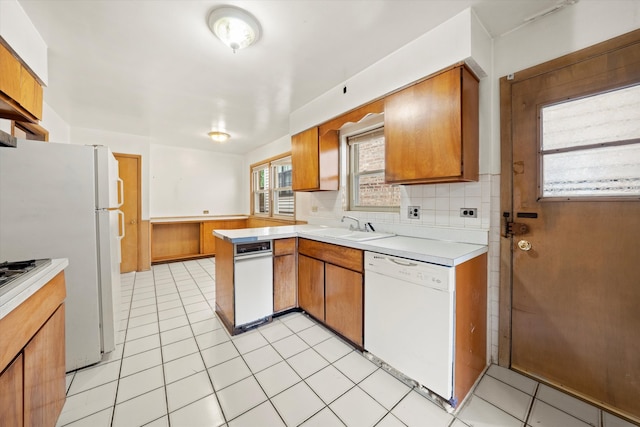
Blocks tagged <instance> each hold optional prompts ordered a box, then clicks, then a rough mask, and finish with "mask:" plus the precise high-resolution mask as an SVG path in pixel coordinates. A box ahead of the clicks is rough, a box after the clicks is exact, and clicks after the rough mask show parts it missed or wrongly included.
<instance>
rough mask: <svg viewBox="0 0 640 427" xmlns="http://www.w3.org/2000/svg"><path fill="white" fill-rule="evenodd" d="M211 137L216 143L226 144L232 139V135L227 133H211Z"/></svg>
mask: <svg viewBox="0 0 640 427" xmlns="http://www.w3.org/2000/svg"><path fill="white" fill-rule="evenodd" d="M208 135H209V137H210V138H211V139H213V140H214V141H215V142H226V141H227V139H229V138H231V135H229V134H228V133H225V132H218V131H213V130H212V131H211V132H209V134H208Z"/></svg>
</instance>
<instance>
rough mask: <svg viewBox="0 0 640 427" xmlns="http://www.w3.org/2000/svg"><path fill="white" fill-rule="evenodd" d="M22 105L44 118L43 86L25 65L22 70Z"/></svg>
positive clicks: (36, 115) (39, 117) (37, 116)
mask: <svg viewBox="0 0 640 427" xmlns="http://www.w3.org/2000/svg"><path fill="white" fill-rule="evenodd" d="M20 105H22V106H23V107H24V109H25V110H27V111H28V112H30V113H31V114H33V115H34V116H35V117H36V118H37V119H42V86H40V83H38V81H37V80H36V79H35V77H33V76H32V75H31V73H30V72H29V71H27V69H26V68H24V67H22V70H21V71H20Z"/></svg>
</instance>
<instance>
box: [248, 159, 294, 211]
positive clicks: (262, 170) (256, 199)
mask: <svg viewBox="0 0 640 427" xmlns="http://www.w3.org/2000/svg"><path fill="white" fill-rule="evenodd" d="M265 162H266V163H259V164H257V165H254V166H252V169H251V194H252V214H253V215H261V216H283V217H293V216H294V214H295V195H294V192H293V188H292V168H291V156H285V157H280V158H277V159H272V160H270V161H265Z"/></svg>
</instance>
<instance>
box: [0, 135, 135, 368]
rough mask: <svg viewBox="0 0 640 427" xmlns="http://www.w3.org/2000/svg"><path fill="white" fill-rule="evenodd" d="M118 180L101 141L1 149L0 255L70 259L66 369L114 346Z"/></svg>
mask: <svg viewBox="0 0 640 427" xmlns="http://www.w3.org/2000/svg"><path fill="white" fill-rule="evenodd" d="M121 185H122V181H121V180H120V179H119V177H118V162H117V160H116V159H115V157H114V156H113V154H112V153H111V151H110V150H109V149H108V148H107V147H104V146H89V145H72V144H58V143H44V142H37V141H27V140H19V141H18V146H17V148H1V149H0V262H1V261H17V260H27V259H34V258H35V259H38V258H68V259H69V266H68V267H67V269H66V270H65V278H66V287H67V298H66V300H65V314H66V325H65V326H66V328H65V339H66V370H67V372H69V371H72V370H75V369H79V368H82V367H84V366H88V365H91V364H94V363H97V362H99V361H100V360H101V358H102V354H103V353H107V352H110V351H113V350H114V349H115V340H116V332H117V330H118V327H117V325H118V313H119V308H118V305H119V303H120V240H121V238H122V236H120V235H119V227H118V226H119V221H122V220H123V219H124V218H123V214H122V212H121V211H119V210H118V207H120V206H121V205H122V200H118V198H119V195H120V194H123V193H122V187H121ZM118 190H120V191H118ZM122 225H124V224H122ZM122 229H123V230H124V227H122Z"/></svg>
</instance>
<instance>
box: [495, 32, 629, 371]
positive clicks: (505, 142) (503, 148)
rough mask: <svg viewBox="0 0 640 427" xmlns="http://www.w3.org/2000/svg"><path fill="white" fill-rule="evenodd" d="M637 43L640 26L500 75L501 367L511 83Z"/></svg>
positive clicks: (507, 320) (506, 308) (509, 245)
mask: <svg viewBox="0 0 640 427" xmlns="http://www.w3.org/2000/svg"><path fill="white" fill-rule="evenodd" d="M638 42H640V29H639V30H634V31H631V32H629V33H626V34H623V35H621V36H618V37H615V38H613V39H610V40H607V41H604V42H601V43H598V44H595V45H593V46H590V47H587V48H584V49H581V50H578V51H576V52H573V53H570V54H567V55H564V56H562V57H560V58H556V59H553V60H551V61H548V62H544V63H542V64H539V65H536V66H533V67H531V68H527V69H525V70H522V71H519V72H517V73H514V74H510V75H509V76H505V77H502V78H500V164H501V166H500V175H501V177H500V212H502V220H501V224H500V226H501V229H500V296H499V301H500V302H499V316H498V321H499V326H498V364H499V365H500V366H504V367H506V368H509V367H511V301H512V276H513V264H512V262H513V261H512V260H513V258H512V251H513V241H512V238H511V237H507V236H505V227H506V221H507V220H509V219H512V218H513V182H512V172H513V171H512V164H513V135H512V133H511V129H512V116H511V109H512V106H511V95H512V85H513V84H514V83H518V82H522V81H524V80H527V79H529V78H531V77H535V76H538V75H541V74H545V73H548V72H551V71H555V70H558V69H561V68H563V67H566V66H569V65H573V64H576V63H579V62H581V61H584V60H586V59H589V58H592V57H595V56H599V55H603V54H605V53H607V52H609V51H612V50H615V49H619V48H622V47H625V46H628V45H631V44H634V43H638ZM507 213H508V214H509V218H505V214H507Z"/></svg>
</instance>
